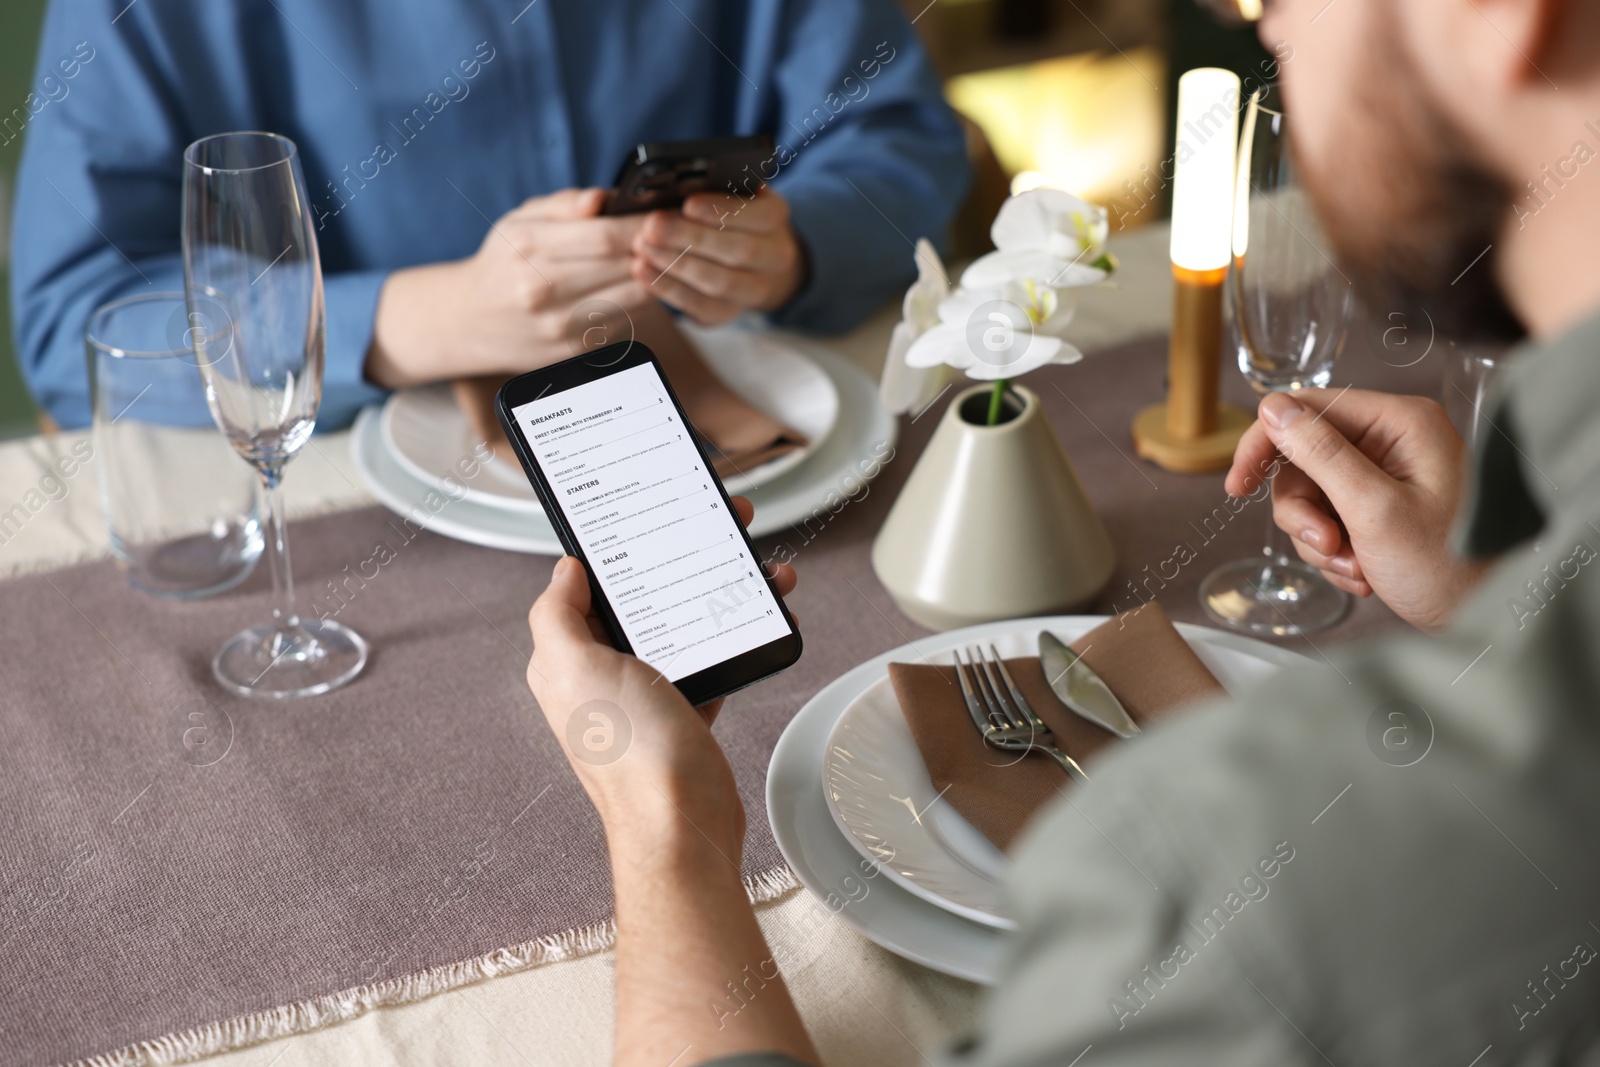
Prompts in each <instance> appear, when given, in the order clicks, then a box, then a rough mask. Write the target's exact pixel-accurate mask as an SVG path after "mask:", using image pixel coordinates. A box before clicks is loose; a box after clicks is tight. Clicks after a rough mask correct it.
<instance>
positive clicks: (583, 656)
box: [528, 497, 798, 863]
mask: <svg viewBox="0 0 1600 1067" xmlns="http://www.w3.org/2000/svg"><path fill="white" fill-rule="evenodd" d="M733 503H734V507H735V509H736V510H737V511H738V513H739V519H740V521H741V522H743V523H744V524H745V525H747V526H748V525H749V523H750V517H751V515H752V511H753V509H752V508H751V505H750V502H749V501H748V500H746V499H744V498H743V497H734V498H733ZM773 579H774V581H775V583H776V584H777V587H778V591H779V592H780V593H781V594H782V595H784V596H788V595H789V593H790V592H792V591H793V590H794V587H795V583H796V582H797V580H798V579H797V576H796V574H795V572H794V569H793V568H791V567H790V566H788V565H787V564H783V563H780V564H776V565H775V570H774V571H773ZM528 626H529V629H530V630H531V631H532V633H533V657H532V659H531V660H529V663H528V688H530V689H531V690H533V695H534V697H535V698H536V699H537V700H538V701H539V707H540V709H541V710H542V711H543V712H544V716H545V721H546V722H548V723H549V725H550V729H551V731H552V732H553V733H554V734H555V736H556V738H557V739H558V740H559V741H560V742H561V745H562V748H563V751H565V753H566V755H567V759H568V760H569V761H570V762H571V764H572V768H573V770H574V771H576V772H577V775H578V780H579V781H580V782H581V783H582V784H583V787H584V790H585V791H586V792H587V793H588V794H589V798H590V799H591V800H592V801H593V802H594V806H595V808H596V810H597V811H599V813H600V818H601V821H602V822H604V824H605V827H606V833H607V835H608V836H609V837H611V838H613V841H612V844H613V847H616V846H617V844H618V842H617V841H616V840H615V839H616V838H618V837H625V838H632V837H633V835H634V834H635V832H637V833H638V834H639V835H640V836H641V837H643V838H645V839H649V838H650V837H651V835H656V834H659V832H660V829H661V826H662V825H663V824H664V823H675V822H681V821H683V820H685V819H687V820H689V821H691V822H692V823H693V826H694V827H697V828H698V829H699V830H700V831H702V832H704V833H706V834H707V835H708V836H710V837H711V838H712V839H713V840H714V841H715V843H716V845H717V847H718V848H719V849H721V850H723V851H724V852H725V853H726V855H727V856H728V857H729V858H730V859H731V860H732V861H733V862H735V863H737V862H738V852H739V849H740V847H741V845H742V842H743V840H744V809H743V807H742V806H741V805H740V803H739V793H738V789H737V788H736V787H735V785H734V781H733V772H732V771H731V770H730V769H729V767H728V761H727V759H726V757H725V756H724V755H723V753H722V749H721V747H720V746H719V745H718V744H717V742H716V739H715V738H714V737H712V735H711V724H712V722H713V721H715V719H716V717H717V712H718V711H719V710H720V709H721V707H722V701H721V700H713V701H711V702H710V703H708V704H705V705H703V706H701V707H699V708H695V707H692V706H691V705H690V704H689V702H688V701H687V700H686V699H685V698H684V696H683V694H682V693H680V692H679V691H678V689H677V687H675V686H674V685H672V684H671V683H670V682H668V681H667V680H666V679H665V678H664V677H663V676H662V674H661V673H660V672H659V671H657V670H655V669H654V668H653V667H650V666H648V665H646V664H645V663H644V662H643V661H641V660H639V659H638V658H636V657H634V656H631V655H629V654H627V653H624V652H619V651H617V650H616V649H615V648H614V647H612V645H611V642H610V640H609V638H607V636H606V632H605V627H604V626H603V624H602V623H601V620H600V618H599V616H598V615H596V614H595V612H594V611H593V610H592V603H591V598H590V588H589V582H588V577H587V575H585V574H584V570H583V565H582V564H581V563H579V562H578V560H576V559H575V558H573V557H571V556H565V557H562V559H561V560H560V561H559V562H557V564H556V569H555V573H554V574H553V575H552V576H551V579H550V585H549V587H548V588H547V589H545V591H544V593H543V594H542V595H541V596H540V597H539V599H538V600H537V601H535V602H534V605H533V609H532V611H530V612H529V614H528ZM591 742H593V743H591ZM602 742H605V743H602Z"/></svg>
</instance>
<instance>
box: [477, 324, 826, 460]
mask: <svg viewBox="0 0 1600 1067" xmlns="http://www.w3.org/2000/svg"><path fill="white" fill-rule="evenodd" d="M632 321H633V328H634V335H635V336H636V337H637V338H638V339H639V340H640V341H642V342H643V343H644V344H645V345H647V346H648V347H649V348H650V351H652V352H654V353H655V354H656V359H658V360H660V362H661V369H662V370H664V371H665V372H666V375H667V380H668V381H669V382H671V383H672V391H673V392H675V393H677V394H678V399H679V400H680V401H681V402H682V403H683V410H684V413H685V414H686V415H688V416H689V422H690V424H691V425H692V426H693V427H694V428H695V430H696V431H697V432H698V433H699V434H700V437H701V440H702V442H703V443H704V444H705V445H706V451H707V452H708V453H709V454H710V457H711V466H712V469H713V470H715V471H716V472H717V475H718V477H721V478H727V477H729V476H730V475H733V474H739V473H741V472H743V471H747V470H751V469H754V468H755V467H759V466H760V465H761V464H763V463H766V462H767V461H769V460H773V459H777V458H778V457H779V456H782V455H785V454H787V453H789V452H792V451H794V450H795V449H797V448H804V447H805V446H806V444H807V441H806V438H805V435H803V434H801V433H798V432H797V431H795V430H792V429H790V428H789V427H787V426H785V425H783V424H782V423H781V422H778V421H777V420H776V419H774V418H772V417H771V416H769V415H767V414H765V413H764V412H761V411H758V410H757V409H756V408H754V407H752V406H751V405H750V404H749V403H748V402H746V401H745V400H744V398H743V397H740V396H739V395H738V394H737V393H735V392H734V391H733V390H731V389H729V388H728V387H727V386H726V385H724V384H723V383H722V379H720V378H718V377H717V376H716V374H715V373H714V372H713V371H712V370H711V368H710V367H708V366H706V362H705V360H703V359H702V358H701V357H700V353H699V352H698V351H697V350H696V349H695V347H694V345H693V344H692V343H691V342H690V341H689V339H688V338H687V337H685V336H684V334H683V331H682V330H680V329H678V327H677V325H676V324H675V323H674V322H673V321H672V317H671V316H670V315H668V314H667V313H666V312H665V311H664V310H661V309H660V308H649V309H646V310H644V311H635V312H634V313H633V316H632ZM504 382H505V379H504V378H503V377H493V376H491V377H482V378H463V379H460V380H458V381H456V382H454V383H452V384H453V386H454V391H455V397H456V403H457V404H458V405H460V407H461V410H462V411H463V412H464V413H465V414H466V416H467V421H468V423H470V424H471V426H472V432H473V434H474V435H476V436H477V438H478V439H479V440H482V441H485V442H487V443H488V445H489V447H490V448H491V449H493V450H494V454H495V455H496V456H498V457H499V458H500V459H503V460H505V461H506V462H508V463H511V464H515V463H516V462H517V457H516V453H514V452H513V451H512V450H511V445H510V443H509V442H508V441H507V440H506V438H505V434H504V433H503V432H502V431H501V429H500V423H499V421H498V419H496V417H495V414H494V395H495V393H496V392H497V391H498V390H499V388H500V386H501V385H502V384H504Z"/></svg>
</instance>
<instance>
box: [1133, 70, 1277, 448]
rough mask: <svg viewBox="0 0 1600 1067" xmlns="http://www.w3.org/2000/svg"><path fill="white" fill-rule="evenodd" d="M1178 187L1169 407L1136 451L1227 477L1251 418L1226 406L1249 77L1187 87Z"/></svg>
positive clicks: (1221, 75)
mask: <svg viewBox="0 0 1600 1067" xmlns="http://www.w3.org/2000/svg"><path fill="white" fill-rule="evenodd" d="M1177 126H1178V138H1177V150H1176V152H1175V153H1174V156H1173V159H1174V165H1175V173H1174V175H1173V181H1172V276H1173V281H1174V287H1173V295H1172V341H1171V346H1170V348H1169V350H1168V353H1167V400H1166V403H1164V404H1153V405H1151V406H1150V407H1147V408H1145V409H1144V410H1142V411H1140V412H1139V414H1137V415H1135V416H1134V419H1133V447H1134V451H1136V452H1138V453H1139V455H1141V456H1143V457H1144V458H1146V459H1148V460H1151V461H1152V462H1154V463H1156V464H1157V465H1158V466H1161V467H1165V468H1166V469H1167V470H1170V471H1182V472H1185V473H1192V472H1199V471H1214V470H1223V469H1225V468H1226V467H1227V466H1228V465H1229V464H1230V463H1231V462H1232V461H1233V451H1234V448H1235V447H1236V446H1237V445H1238V443H1239V437H1240V436H1241V435H1242V434H1243V433H1244V431H1245V429H1246V428H1247V427H1248V426H1249V425H1250V422H1251V417H1250V416H1249V415H1248V414H1246V413H1245V412H1243V411H1241V410H1240V409H1238V408H1236V407H1232V406H1231V405H1228V404H1221V403H1219V402H1218V399H1217V394H1218V391H1219V390H1220V388H1221V382H1222V285H1223V282H1224V281H1225V280H1226V279H1227V276H1228V256H1229V251H1230V238H1231V231H1232V223H1233V212H1232V209H1233V203H1234V198H1235V196H1236V193H1237V190H1236V189H1235V187H1234V162H1235V158H1234V157H1235V153H1236V151H1237V146H1238V132H1239V79H1238V77H1237V76H1236V75H1234V74H1232V73H1231V72H1229V71H1226V70H1220V69H1217V68H1215V67H1202V68H1200V69H1197V70H1191V71H1189V72H1188V73H1186V74H1185V75H1184V76H1183V77H1181V78H1179V79H1178V123H1177Z"/></svg>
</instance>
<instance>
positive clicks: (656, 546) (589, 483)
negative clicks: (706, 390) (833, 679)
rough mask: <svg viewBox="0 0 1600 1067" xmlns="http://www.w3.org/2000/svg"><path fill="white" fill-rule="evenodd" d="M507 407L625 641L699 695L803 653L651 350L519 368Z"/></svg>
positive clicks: (508, 419)
mask: <svg viewBox="0 0 1600 1067" xmlns="http://www.w3.org/2000/svg"><path fill="white" fill-rule="evenodd" d="M495 411H496V413H497V414H498V416H499V418H500V425H501V426H502V427H503V428H504V429H505V431H506V437H507V438H509V439H510V441H511V444H512V447H513V448H514V449H515V450H516V452H517V456H518V458H519V459H520V460H521V461H522V466H523V469H524V470H525V471H526V472H527V474H528V479H529V480H530V481H531V482H532V483H533V486H534V489H535V490H536V491H537V492H538V494H539V499H540V500H541V501H542V502H543V504H544V509H545V513H546V514H547V515H548V516H549V517H550V522H551V525H553V526H554V527H555V529H556V533H557V534H558V535H559V537H560V538H561V544H562V546H563V547H564V548H565V549H566V551H567V553H568V554H569V555H572V556H576V557H577V558H578V559H579V560H581V561H582V562H583V564H584V568H585V569H586V570H587V571H588V574H589V585H590V590H591V592H592V593H593V602H594V606H595V610H596V612H597V614H599V616H600V618H601V619H602V621H603V622H604V623H605V626H606V630H607V632H608V633H609V634H610V636H611V640H612V643H613V644H614V645H616V647H617V648H619V649H621V650H622V651H624V652H631V653H633V654H634V655H636V656H638V657H639V658H640V659H642V660H644V661H645V662H646V663H648V664H650V665H651V666H652V667H655V668H656V669H657V670H659V671H660V672H661V673H662V674H663V675H664V676H665V677H666V678H667V680H668V681H670V682H672V683H673V684H674V685H676V686H677V687H678V689H679V690H680V691H681V692H682V693H683V695H684V696H685V697H687V698H688V699H689V701H690V702H691V703H693V704H697V705H698V704H704V703H706V702H707V701H709V700H713V699H715V698H717V697H720V696H724V695H726V694H727V693H731V692H733V691H734V690H735V689H740V688H743V687H744V686H746V685H749V684H750V683H751V682H755V681H758V680H760V679H761V678H765V677H766V676H768V675H770V674H775V673H777V672H778V671H781V670H783V669H784V668H786V667H788V666H790V665H792V664H793V663H794V662H795V661H796V660H798V659H799V658H800V651H801V640H800V632H799V629H798V628H797V627H796V625H795V622H794V618H793V617H792V616H791V615H790V614H789V611H788V609H787V608H786V607H785V606H784V603H783V598H782V597H781V596H779V595H778V591H777V588H776V586H775V585H774V584H773V582H772V580H771V578H769V577H768V575H767V572H766V569H765V567H764V565H763V564H762V563H761V560H760V557H759V556H757V554H756V550H755V546H754V545H752V544H751V542H750V538H749V535H748V534H746V532H745V529H744V525H743V524H742V523H741V522H740V521H739V518H738V516H737V514H736V513H735V512H734V510H733V504H732V502H731V501H730V500H729V499H728V494H727V492H726V491H725V490H724V489H723V488H722V482H721V481H720V480H719V479H718V478H717V476H716V475H715V474H714V473H713V472H712V470H711V465H710V463H709V462H707V460H706V456H705V452H704V451H703V450H702V448H701V447H700V443H699V440H698V439H697V437H696V435H695V432H694V429H693V428H692V427H691V426H690V425H689V422H688V420H687V419H686V418H685V417H684V413H683V408H682V406H681V405H680V404H679V403H678V398H677V397H676V396H675V395H674V394H673V392H672V389H671V387H670V386H669V385H668V384H667V379H666V376H665V375H664V374H663V373H662V371H661V367H660V364H659V363H657V361H656V358H655V356H654V354H653V353H651V351H650V350H649V349H648V348H646V347H645V346H644V345H642V344H640V343H638V342H637V341H629V342H624V343H622V344H616V345H611V346H609V347H607V348H602V349H600V350H598V351H596V352H591V353H587V354H585V355H581V356H576V357H574V358H572V359H568V360H564V361H562V362H560V363H555V364H552V365H550V366H548V367H544V368H542V369H540V370H536V371H533V372H531V373H528V374H524V375H521V376H519V377H516V378H513V379H511V381H509V382H507V383H506V384H505V385H504V386H503V387H502V388H501V389H500V392H499V394H498V396H497V397H496V398H495Z"/></svg>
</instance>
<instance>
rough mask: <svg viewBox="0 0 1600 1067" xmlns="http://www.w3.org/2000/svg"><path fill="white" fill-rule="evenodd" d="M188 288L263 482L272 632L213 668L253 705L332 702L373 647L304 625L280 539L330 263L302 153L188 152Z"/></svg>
mask: <svg viewBox="0 0 1600 1067" xmlns="http://www.w3.org/2000/svg"><path fill="white" fill-rule="evenodd" d="M183 158H184V174H183V277H184V290H185V293H186V295H187V302H188V306H189V317H190V336H191V337H192V338H193V341H194V345H195V353H196V356H197V360H196V361H197V362H198V363H199V365H200V374H201V378H202V379H203V380H204V382H205V387H206V402H207V404H208V405H209V406H210V408H211V416H212V418H213V419H215V420H216V423H217V425H218V426H219V427H220V428H221V429H222V432H223V434H225V435H226V436H227V438H228V441H229V443H230V444H232V445H233V448H234V450H235V451H236V452H238V453H239V455H241V456H243V457H244V459H245V460H246V461H247V462H248V463H249V464H250V465H251V466H252V467H254V468H255V469H256V472H257V473H258V474H259V475H260V476H261V492H262V498H263V504H264V506H263V508H262V515H263V517H264V519H265V520H266V524H267V526H266V556H267V559H268V562H269V564H270V567H271V570H272V579H273V586H274V591H275V594H276V598H277V604H276V606H275V607H274V608H273V612H272V621H271V622H267V623H262V624H261V625H259V626H252V627H250V628H249V629H248V630H245V631H243V632H242V633H239V634H236V635H234V637H233V638H232V639H230V640H229V641H228V642H227V643H226V644H224V645H223V646H222V649H221V650H220V651H219V652H218V653H217V655H216V658H215V659H214V660H213V661H212V670H213V671H214V673H215V674H216V676H217V680H218V681H219V682H221V683H222V684H223V685H224V686H225V687H227V688H228V689H231V690H233V691H234V692H236V693H240V694H242V695H245V696H258V697H278V698H286V697H302V696H312V695H315V694H317V693H325V692H327V691H328V690H330V689H335V688H337V687H339V686H341V685H343V684H345V683H346V682H348V681H350V680H351V679H352V678H354V677H355V676H356V675H358V674H360V673H361V669H362V668H363V667H364V666H366V662H367V642H366V641H365V640H364V639H363V638H362V637H361V635H359V634H357V633H356V632H355V631H353V630H351V629H350V628H348V627H346V626H344V625H342V624H340V623H338V622H335V621H333V620H331V619H323V620H314V619H301V618H300V617H299V615H298V614H297V613H296V611H295V599H294V579H293V576H292V575H291V572H290V567H289V545H288V541H287V539H286V537H285V530H284V512H283V492H282V489H281V488H280V485H281V482H282V480H283V468H284V465H285V464H286V463H287V462H288V461H289V458H290V457H291V456H293V455H294V454H295V453H296V452H298V451H299V450H300V448H301V446H303V445H304V444H305V443H306V440H307V439H308V438H309V437H310V436H311V430H312V427H313V426H314V425H315V424H316V419H317V406H318V404H319V403H320V402H321V399H322V365H323V352H324V345H325V338H324V308H323V293H322V265H321V261H320V259H319V258H318V253H317V238H316V234H315V233H314V232H313V231H312V221H311V220H312V216H311V211H310V205H309V204H308V203H307V198H306V186H305V177H304V175H303V174H302V173H301V170H300V159H299V154H298V152H297V151H296V149H295V146H294V142H292V141H290V140H289V139H288V138H286V137H280V136H278V135H276V134H270V133H224V134H218V135H216V136H214V137H206V138H203V139H201V140H199V141H196V142H195V143H194V144H192V145H190V146H189V148H188V149H187V151H185V152H184V157H183Z"/></svg>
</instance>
